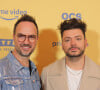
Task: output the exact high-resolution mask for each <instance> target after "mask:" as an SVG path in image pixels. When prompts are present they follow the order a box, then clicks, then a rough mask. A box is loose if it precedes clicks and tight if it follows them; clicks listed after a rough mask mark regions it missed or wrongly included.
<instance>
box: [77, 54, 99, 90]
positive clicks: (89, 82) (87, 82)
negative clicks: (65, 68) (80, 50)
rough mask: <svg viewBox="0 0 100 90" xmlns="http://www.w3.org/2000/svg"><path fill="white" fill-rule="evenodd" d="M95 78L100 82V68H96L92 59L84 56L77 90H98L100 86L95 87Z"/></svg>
mask: <svg viewBox="0 0 100 90" xmlns="http://www.w3.org/2000/svg"><path fill="white" fill-rule="evenodd" d="M95 78H96V79H97V80H98V82H100V81H99V79H100V68H98V67H97V65H96V64H95V63H94V62H93V61H92V60H90V59H89V58H88V57H87V56H85V66H84V69H83V74H82V78H81V82H80V89H79V90H98V88H100V87H97V86H99V85H97V84H98V83H97V81H95ZM96 88H97V89H96Z"/></svg>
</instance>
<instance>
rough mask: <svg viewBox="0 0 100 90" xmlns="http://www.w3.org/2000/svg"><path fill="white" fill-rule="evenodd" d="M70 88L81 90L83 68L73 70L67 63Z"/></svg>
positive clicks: (71, 89)
mask: <svg viewBox="0 0 100 90" xmlns="http://www.w3.org/2000/svg"><path fill="white" fill-rule="evenodd" d="M66 69H67V77H68V88H69V90H79V87H80V80H81V76H82V70H77V71H76V70H72V69H71V68H70V67H68V66H67V65H66Z"/></svg>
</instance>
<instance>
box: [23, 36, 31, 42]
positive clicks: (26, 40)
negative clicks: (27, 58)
mask: <svg viewBox="0 0 100 90" xmlns="http://www.w3.org/2000/svg"><path fill="white" fill-rule="evenodd" d="M29 42H30V41H29V38H28V37H27V36H26V37H25V41H24V43H25V44H28V43H29Z"/></svg>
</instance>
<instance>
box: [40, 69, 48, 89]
mask: <svg viewBox="0 0 100 90" xmlns="http://www.w3.org/2000/svg"><path fill="white" fill-rule="evenodd" d="M41 83H42V89H43V90H47V89H46V87H47V72H46V70H45V68H44V69H43V71H42V73H41Z"/></svg>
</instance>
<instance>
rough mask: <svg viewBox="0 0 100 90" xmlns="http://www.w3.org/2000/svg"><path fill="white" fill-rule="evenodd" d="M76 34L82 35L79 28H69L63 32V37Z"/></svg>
mask: <svg viewBox="0 0 100 90" xmlns="http://www.w3.org/2000/svg"><path fill="white" fill-rule="evenodd" d="M76 36H82V37H84V35H83V32H82V30H81V29H69V30H65V31H64V32H63V37H76Z"/></svg>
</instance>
